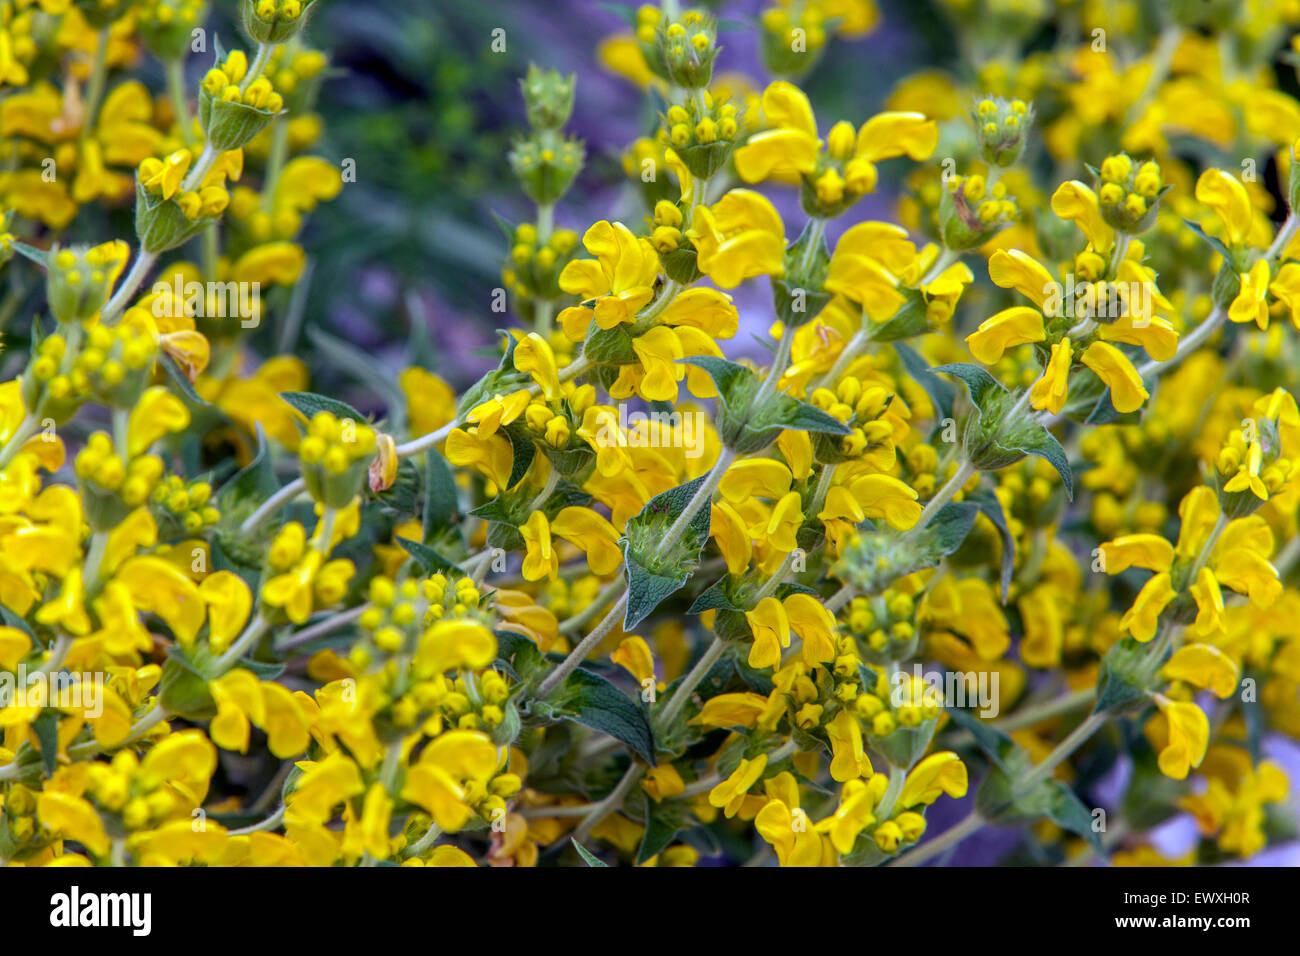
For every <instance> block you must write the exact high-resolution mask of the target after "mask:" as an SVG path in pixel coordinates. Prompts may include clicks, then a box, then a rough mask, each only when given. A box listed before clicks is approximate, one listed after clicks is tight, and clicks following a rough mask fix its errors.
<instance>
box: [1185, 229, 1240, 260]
mask: <svg viewBox="0 0 1300 956" xmlns="http://www.w3.org/2000/svg"><path fill="white" fill-rule="evenodd" d="M1183 223H1184V224H1185V225H1186V226H1187V228H1188V229H1190V230H1192V232H1194V233H1196V235H1197V236H1199V237H1200V239H1201V241H1202V242H1204V243H1206V244H1207V245H1208V246H1209V247H1210V248H1211V249H1213V250H1214V251H1215V252H1217V253H1218V254H1219V255H1221V256H1223V260H1224V262H1233V261H1235V260H1234V259H1233V255H1232V252H1231V250H1229V249H1228V247H1227V246H1225V245H1224V244H1223V241H1222V240H1220V239H1215V238H1214V237H1213V236H1211V235H1210V234H1209V233H1208V232H1206V231H1205V230H1204V229H1202V228H1201V227H1200V225H1199V224H1197V223H1195V222H1192V220H1190V219H1184V220H1183Z"/></svg>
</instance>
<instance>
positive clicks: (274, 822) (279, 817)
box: [227, 804, 284, 836]
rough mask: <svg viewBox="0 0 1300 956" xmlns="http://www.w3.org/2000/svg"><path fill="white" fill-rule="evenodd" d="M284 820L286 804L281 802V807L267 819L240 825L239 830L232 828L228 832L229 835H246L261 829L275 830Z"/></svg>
mask: <svg viewBox="0 0 1300 956" xmlns="http://www.w3.org/2000/svg"><path fill="white" fill-rule="evenodd" d="M283 820H284V805H283V804H281V806H280V809H279V810H276V811H275V813H273V814H271V815H270V816H269V817H267V818H266V819H265V820H261V821H259V822H257V823H254V824H251V825H249V826H246V827H240V828H239V829H238V830H230V831H228V832H227V836H246V835H247V834H249V833H257V832H258V831H259V830H274V829H275V828H276V827H278V826H279V825H280V823H281V822H282V821H283Z"/></svg>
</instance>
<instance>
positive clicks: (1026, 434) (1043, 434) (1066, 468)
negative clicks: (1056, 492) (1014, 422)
mask: <svg viewBox="0 0 1300 956" xmlns="http://www.w3.org/2000/svg"><path fill="white" fill-rule="evenodd" d="M1002 444H1003V445H1004V446H1005V447H1007V448H1014V449H1017V450H1019V451H1023V452H1024V453H1025V454H1027V455H1033V456H1035V457H1036V458H1041V459H1043V460H1044V461H1045V462H1047V463H1048V464H1050V465H1051V466H1052V467H1053V468H1055V469H1056V473H1057V474H1058V475H1060V476H1061V483H1062V484H1064V485H1065V496H1066V497H1067V498H1069V499H1070V500H1071V501H1073V500H1074V475H1073V474H1072V473H1071V471H1070V461H1069V459H1068V458H1066V457H1065V449H1064V448H1062V447H1061V443H1060V442H1059V441H1057V440H1056V436H1055V435H1053V434H1052V433H1051V432H1049V431H1048V430H1047V429H1046V428H1045V427H1044V426H1043V425H1042V424H1041V423H1039V422H1037V421H1030V422H1028V423H1026V424H1021V425H1019V426H1017V428H1016V429H1015V431H1014V432H1013V434H1011V435H1009V436H1005V437H1004V438H1003V441H1002Z"/></svg>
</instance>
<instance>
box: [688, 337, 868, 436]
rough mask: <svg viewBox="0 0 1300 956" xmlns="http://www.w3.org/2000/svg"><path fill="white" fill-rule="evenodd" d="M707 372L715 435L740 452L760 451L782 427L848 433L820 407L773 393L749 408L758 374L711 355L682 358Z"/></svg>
mask: <svg viewBox="0 0 1300 956" xmlns="http://www.w3.org/2000/svg"><path fill="white" fill-rule="evenodd" d="M681 361H682V362H683V363H685V364H687V365H694V366H696V367H697V368H702V369H704V371H706V372H708V373H709V377H710V378H711V379H713V384H714V385H715V386H716V387H717V390H718V399H719V406H720V407H719V409H718V434H719V435H720V436H721V437H722V441H723V444H725V445H726V446H727V447H728V448H730V449H732V450H733V451H735V452H737V453H739V454H742V455H752V454H754V453H755V452H758V451H761V450H762V449H764V448H766V447H767V446H768V445H770V444H772V442H774V441H776V439H777V438H778V436H780V434H781V431H782V429H785V428H793V429H795V430H797V431H806V432H820V433H823V434H828V435H847V434H849V429H848V428H847V427H846V426H845V425H844V424H843V423H842V422H840V421H839V420H838V419H835V418H832V417H831V416H830V415H827V414H826V413H825V412H823V411H822V410H821V409H819V408H814V407H813V406H812V405H809V404H807V403H806V402H801V401H799V400H798V399H796V398H792V397H791V396H789V395H786V394H785V393H784V392H774V393H773V394H772V395H770V396H769V397H768V398H767V399H766V400H765V401H764V402H763V404H762V406H761V407H759V408H753V409H751V408H750V406H751V404H752V403H753V399H754V397H755V395H756V394H757V392H758V390H759V387H760V382H759V379H758V376H757V375H755V374H754V373H753V372H752V371H750V370H749V369H747V368H745V367H744V366H743V365H737V364H736V363H735V362H728V361H726V360H725V359H720V358H715V357H713V356H710V355H695V356H690V357H688V358H684V359H682V360H681Z"/></svg>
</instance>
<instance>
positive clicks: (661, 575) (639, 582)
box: [619, 474, 710, 630]
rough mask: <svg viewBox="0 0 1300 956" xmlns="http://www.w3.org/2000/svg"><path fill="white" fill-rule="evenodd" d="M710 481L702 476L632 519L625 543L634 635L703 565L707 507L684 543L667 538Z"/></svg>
mask: <svg viewBox="0 0 1300 956" xmlns="http://www.w3.org/2000/svg"><path fill="white" fill-rule="evenodd" d="M707 479H708V475H707V474H704V475H700V476H699V477H698V478H695V479H694V480H692V481H688V482H686V484H684V485H678V486H677V487H676V488H669V489H668V490H667V491H664V492H660V493H659V494H657V495H655V496H654V497H653V498H651V499H650V500H649V501H648V502H646V506H645V507H644V508H642V509H641V513H640V514H638V515H637V516H636V517H634V518H631V519H629V521H628V523H627V530H626V532H625V534H624V537H623V539H622V540H621V541H620V542H619V543H620V545H621V547H622V549H623V558H624V563H625V565H626V567H627V585H628V602H627V614H626V616H625V617H624V620H623V627H624V628H625V629H628V630H630V629H631V628H633V627H636V625H638V624H639V623H641V622H642V621H643V620H645V618H646V617H647V616H648V615H649V614H650V613H651V612H652V611H653V610H654V609H655V608H656V607H658V606H659V605H660V603H662V602H663V600H664V599H665V598H667V597H668V596H669V595H670V594H672V593H674V592H675V591H677V590H679V589H680V588H681V587H682V586H683V585H684V584H685V583H686V582H687V581H688V580H689V579H690V576H691V574H692V572H694V570H695V569H696V567H698V566H699V563H700V551H701V549H702V548H703V547H704V545H705V543H706V542H707V541H708V540H709V521H710V511H709V508H708V507H707V506H706V507H702V508H700V509H699V510H698V511H697V512H696V513H695V515H694V516H693V517H692V518H691V521H690V524H688V525H687V526H686V529H685V531H684V532H683V534H682V536H681V538H680V539H679V540H677V541H667V540H666V536H667V534H668V531H669V530H670V529H671V528H672V525H673V523H674V522H675V521H676V520H677V516H678V515H680V514H682V513H683V512H684V511H685V510H686V508H687V507H688V506H689V504H690V502H691V501H692V499H694V497H695V493H696V492H697V491H698V490H699V489H700V486H701V485H703V484H704V482H705V481H706V480H707Z"/></svg>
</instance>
